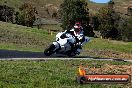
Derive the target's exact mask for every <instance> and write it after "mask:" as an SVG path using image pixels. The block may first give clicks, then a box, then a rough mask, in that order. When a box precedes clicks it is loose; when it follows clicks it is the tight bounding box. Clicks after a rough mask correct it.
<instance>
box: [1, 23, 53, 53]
mask: <svg viewBox="0 0 132 88" xmlns="http://www.w3.org/2000/svg"><path fill="white" fill-rule="evenodd" d="M53 39H54V38H53V36H50V35H49V34H48V32H47V31H45V30H41V29H40V30H38V29H36V28H30V27H24V26H20V25H16V24H10V23H4V22H0V49H13V50H24V51H42V50H43V49H44V48H46V47H47V46H48V45H49V43H51V41H53Z"/></svg>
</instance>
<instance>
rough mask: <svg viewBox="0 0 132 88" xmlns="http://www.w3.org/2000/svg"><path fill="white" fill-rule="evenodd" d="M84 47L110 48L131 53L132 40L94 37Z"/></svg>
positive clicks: (95, 48) (94, 48)
mask: <svg viewBox="0 0 132 88" xmlns="http://www.w3.org/2000/svg"><path fill="white" fill-rule="evenodd" d="M84 49H87V50H88V49H93V50H112V51H119V52H126V53H130V54H132V42H123V41H116V40H108V39H100V38H95V39H91V41H90V42H89V43H88V44H86V45H85V47H84Z"/></svg>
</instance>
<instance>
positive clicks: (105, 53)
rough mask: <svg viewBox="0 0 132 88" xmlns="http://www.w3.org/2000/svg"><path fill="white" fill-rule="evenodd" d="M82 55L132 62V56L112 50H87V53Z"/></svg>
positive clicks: (84, 52)
mask: <svg viewBox="0 0 132 88" xmlns="http://www.w3.org/2000/svg"><path fill="white" fill-rule="evenodd" d="M82 55H88V56H92V57H101V58H112V59H128V60H132V54H129V53H124V52H116V51H110V50H87V51H83V52H82Z"/></svg>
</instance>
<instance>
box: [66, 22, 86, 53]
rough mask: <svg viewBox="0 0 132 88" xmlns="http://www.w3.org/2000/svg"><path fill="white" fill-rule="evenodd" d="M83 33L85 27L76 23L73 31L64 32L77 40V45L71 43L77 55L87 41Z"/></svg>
mask: <svg viewBox="0 0 132 88" xmlns="http://www.w3.org/2000/svg"><path fill="white" fill-rule="evenodd" d="M83 32H84V31H83V27H82V26H81V23H80V22H76V23H75V25H74V27H73V28H72V29H71V30H66V31H65V32H64V34H66V33H70V34H71V35H73V37H74V38H75V39H76V43H75V45H74V44H72V43H70V45H71V50H74V52H75V53H76V54H79V53H80V50H81V49H82V48H81V46H82V44H83V42H84V41H85V37H84V34H83Z"/></svg>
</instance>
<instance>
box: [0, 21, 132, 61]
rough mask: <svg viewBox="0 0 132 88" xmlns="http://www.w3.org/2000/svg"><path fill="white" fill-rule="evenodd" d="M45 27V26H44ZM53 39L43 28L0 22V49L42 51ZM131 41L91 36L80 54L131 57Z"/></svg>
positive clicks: (102, 56) (53, 36)
mask: <svg viewBox="0 0 132 88" xmlns="http://www.w3.org/2000/svg"><path fill="white" fill-rule="evenodd" d="M45 29H46V28H45ZM54 39H55V34H53V35H49V34H48V32H47V31H46V30H44V29H36V28H30V27H25V26H20V25H16V24H11V23H5V22H0V50H18V51H31V52H43V50H44V49H45V48H46V47H47V46H49V44H51V43H52V41H54ZM131 45H132V42H122V41H114V40H107V39H99V38H91V41H90V42H89V43H87V44H86V45H85V46H84V47H83V52H82V53H81V56H93V57H101V58H124V59H131V58H132V46H131Z"/></svg>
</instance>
